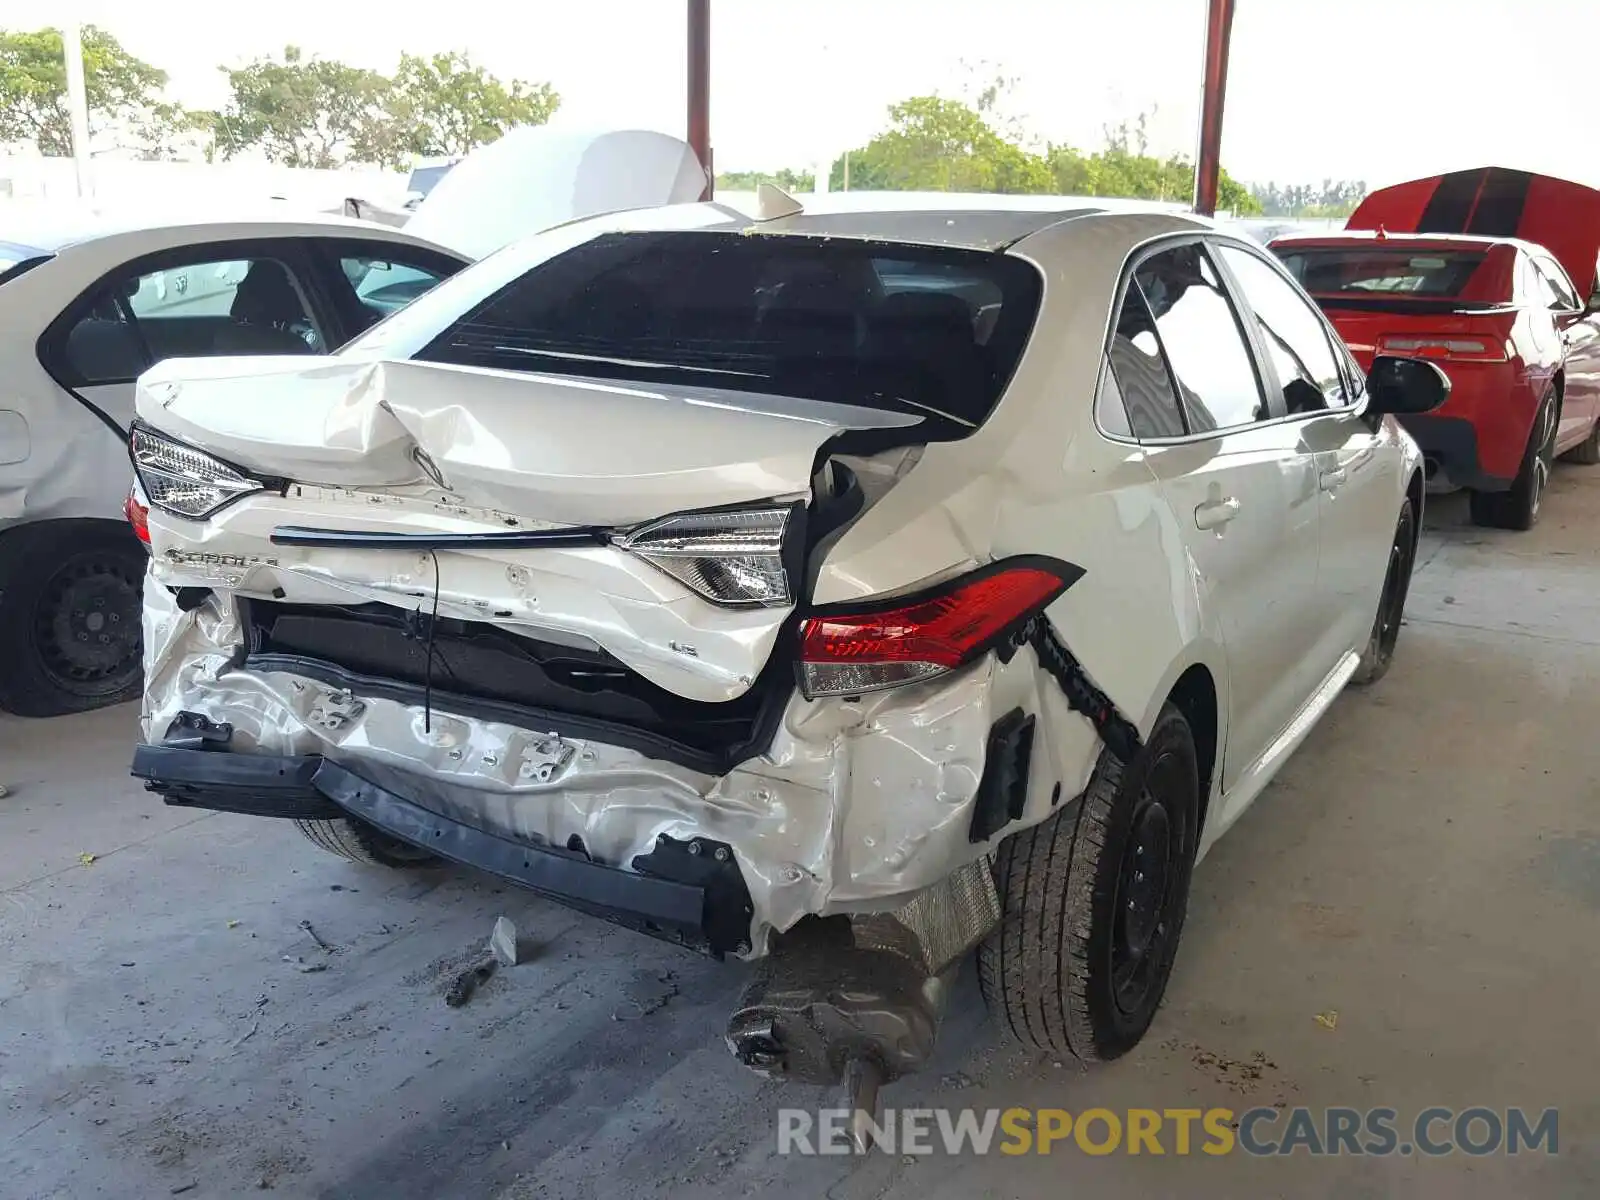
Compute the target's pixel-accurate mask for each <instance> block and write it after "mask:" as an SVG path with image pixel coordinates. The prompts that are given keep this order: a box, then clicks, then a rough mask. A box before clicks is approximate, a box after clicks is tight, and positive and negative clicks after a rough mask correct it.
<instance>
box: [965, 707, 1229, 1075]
mask: <svg viewBox="0 0 1600 1200" xmlns="http://www.w3.org/2000/svg"><path fill="white" fill-rule="evenodd" d="M1199 779H1200V774H1199V769H1198V762H1197V757H1196V754H1195V746H1194V736H1193V734H1192V733H1191V732H1190V730H1189V723H1188V721H1186V720H1185V719H1184V717H1183V714H1182V713H1181V712H1179V711H1178V710H1177V709H1176V708H1174V707H1173V706H1172V705H1170V704H1169V705H1167V706H1166V707H1165V708H1163V709H1162V711H1161V716H1160V717H1159V718H1158V719H1157V721H1156V725H1155V728H1154V729H1153V730H1152V731H1151V733H1150V737H1149V739H1148V740H1147V741H1146V742H1145V744H1144V747H1143V748H1142V749H1141V750H1140V752H1139V754H1138V755H1137V756H1136V757H1135V758H1134V761H1133V762H1132V763H1130V764H1128V765H1126V766H1124V765H1123V764H1122V763H1121V762H1119V761H1118V760H1117V759H1116V757H1115V756H1113V755H1112V754H1110V753H1109V752H1105V753H1102V754H1101V755H1100V762H1099V764H1098V765H1097V766H1096V768H1095V772H1094V776H1093V778H1092V779H1091V780H1090V781H1089V786H1088V788H1087V789H1086V790H1085V791H1084V794H1083V796H1082V797H1081V799H1080V801H1079V802H1078V803H1077V804H1075V805H1072V806H1069V807H1067V808H1064V809H1062V810H1061V811H1060V812H1058V813H1056V814H1055V815H1053V816H1051V817H1049V818H1048V819H1047V820H1045V821H1042V822H1041V823H1039V824H1038V825H1035V826H1033V827H1032V828H1031V829H1025V830H1023V831H1021V832H1020V833H1016V834H1013V835H1012V836H1011V837H1009V838H1007V839H1006V840H1005V841H1003V842H1002V843H1001V844H1000V847H999V850H998V851H997V853H996V883H997V885H998V886H999V889H1000V898H1001V911H1002V915H1001V919H1000V924H999V925H998V926H997V927H996V928H995V929H994V931H993V932H992V933H990V935H989V936H988V938H986V939H985V940H984V942H983V944H982V945H981V946H980V947H979V949H978V984H979V987H980V988H981V990H982V992H983V998H984V1001H985V1003H986V1004H987V1005H988V1007H989V1011H990V1012H991V1013H993V1014H994V1015H995V1016H996V1017H997V1018H998V1019H999V1020H1000V1021H1001V1022H1002V1024H1004V1025H1005V1026H1006V1027H1007V1028H1008V1029H1009V1030H1010V1032H1011V1034H1012V1035H1013V1036H1014V1037H1016V1038H1017V1039H1018V1040H1019V1041H1021V1042H1024V1043H1026V1044H1028V1045H1032V1046H1037V1047H1039V1048H1040V1049H1044V1050H1050V1051H1054V1052H1057V1053H1066V1054H1072V1055H1075V1056H1076V1057H1078V1058H1080V1059H1084V1060H1086V1061H1091V1062H1096V1061H1105V1060H1109V1059H1113V1058H1117V1057H1118V1056H1120V1055H1122V1054H1125V1053H1127V1051H1129V1050H1131V1049H1132V1048H1133V1047H1134V1046H1135V1045H1137V1044H1138V1042H1139V1039H1140V1038H1142V1037H1143V1036H1144V1034H1145V1031H1146V1030H1147V1029H1148V1028H1149V1027H1150V1022H1151V1020H1153V1019H1154V1017H1155V1013H1156V1009H1157V1007H1158V1006H1159V1005H1160V1003H1161V999H1162V997H1163V995H1164V994H1165V992H1166V987H1167V980H1168V978H1169V976H1170V975H1171V972H1172V964H1173V961H1174V959H1175V957H1176V955H1177V949H1178V939H1179V937H1180V936H1181V934H1182V932H1183V918H1184V914H1185V912H1186V911H1187V909H1188V903H1189V877H1190V874H1191V872H1192V870H1193V867H1194V852H1195V843H1196V838H1197V835H1198V828H1197V827H1198V824H1199V811H1200V804H1199V800H1200V784H1199Z"/></svg>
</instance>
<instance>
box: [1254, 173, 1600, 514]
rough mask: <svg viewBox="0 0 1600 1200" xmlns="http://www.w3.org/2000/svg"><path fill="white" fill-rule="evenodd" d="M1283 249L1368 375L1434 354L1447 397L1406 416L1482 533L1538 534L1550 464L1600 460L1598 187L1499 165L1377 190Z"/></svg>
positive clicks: (1436, 474)
mask: <svg viewBox="0 0 1600 1200" xmlns="http://www.w3.org/2000/svg"><path fill="white" fill-rule="evenodd" d="M1272 248H1273V250H1274V251H1275V252H1276V253H1277V254H1278V255H1279V257H1281V258H1282V259H1283V261H1284V263H1285V265H1286V266H1287V267H1288V268H1289V271H1290V272H1291V273H1292V274H1293V275H1294V277H1295V278H1296V279H1298V280H1299V281H1300V283H1301V284H1302V285H1303V286H1304V287H1305V289H1306V291H1308V292H1310V293H1311V295H1312V296H1313V297H1314V298H1315V299H1316V300H1317V302H1318V303H1319V304H1321V305H1322V308H1323V310H1324V311H1325V312H1326V313H1327V315H1328V317H1329V319H1330V320H1332V322H1333V324H1334V326H1335V328H1337V329H1338V330H1339V333H1340V334H1341V335H1342V336H1343V337H1344V340H1345V342H1346V343H1347V344H1348V345H1349V347H1350V349H1351V351H1352V352H1353V353H1354V354H1355V356H1356V358H1357V359H1358V360H1359V361H1360V363H1361V365H1362V366H1363V367H1370V366H1371V364H1372V358H1373V356H1374V355H1375V354H1397V355H1409V356H1413V357H1422V358H1431V359H1433V360H1434V361H1436V362H1438V363H1439V365H1440V366H1442V367H1443V368H1444V369H1445V371H1446V373H1447V374H1448V375H1449V376H1450V381H1451V384H1452V385H1453V386H1452V390H1451V393H1450V399H1449V400H1448V401H1447V402H1446V403H1445V404H1444V406H1443V407H1442V408H1439V409H1438V410H1436V411H1435V412H1432V413H1429V414H1428V415H1426V416H1416V417H1405V418H1403V421H1404V423H1405V426H1406V428H1407V429H1408V430H1409V431H1410V432H1411V435H1412V436H1413V437H1414V438H1416V440H1417V443H1418V444H1419V445H1420V446H1421V447H1422V450H1423V453H1424V454H1425V455H1426V461H1427V470H1428V475H1429V479H1430V481H1433V482H1435V483H1438V484H1444V485H1449V486H1454V487H1464V488H1467V489H1469V490H1470V492H1471V505H1472V519H1473V520H1474V521H1475V522H1476V523H1477V524H1479V525H1490V526H1495V527H1498V528H1502V529H1527V528H1529V527H1531V526H1532V525H1533V523H1534V522H1535V521H1536V520H1537V519H1538V516H1539V505H1540V501H1541V500H1542V499H1543V495H1544V489H1545V485H1546V483H1547V482H1548V480H1549V476H1550V465H1551V462H1552V461H1553V460H1554V459H1555V458H1556V456H1558V455H1566V456H1567V457H1568V458H1570V459H1571V460H1572V461H1574V462H1581V463H1600V281H1597V275H1600V263H1597V255H1600V191H1596V190H1594V189H1592V188H1587V187H1583V186H1581V185H1579V184H1575V183H1568V182H1567V181H1565V180H1562V179H1552V178H1550V177H1548V176H1541V175H1529V174H1527V173H1525V172H1521V171H1508V170H1504V169H1502V168H1497V167H1489V168H1484V169H1481V170H1475V171H1458V172H1456V173H1454V174H1451V175H1442V176H1435V177H1434V178H1431V179H1421V180H1416V181H1414V182H1412V183H1403V184H1399V185H1397V186H1395V187H1391V188H1384V189H1382V190H1380V191H1377V192H1374V193H1373V194H1372V195H1370V196H1368V197H1367V199H1366V200H1365V201H1363V202H1362V204H1361V207H1360V208H1358V209H1357V210H1356V212H1355V214H1354V215H1353V216H1352V217H1351V218H1350V221H1349V224H1348V225H1347V227H1346V229H1345V230H1344V231H1343V232H1338V233H1330V234H1325V235H1300V236H1289V237H1283V238H1278V239H1276V240H1275V241H1273V243H1272Z"/></svg>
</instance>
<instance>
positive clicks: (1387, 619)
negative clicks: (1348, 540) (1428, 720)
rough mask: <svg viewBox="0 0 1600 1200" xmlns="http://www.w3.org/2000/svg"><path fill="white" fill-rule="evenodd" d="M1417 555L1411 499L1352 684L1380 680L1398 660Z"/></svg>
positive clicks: (1398, 529)
mask: <svg viewBox="0 0 1600 1200" xmlns="http://www.w3.org/2000/svg"><path fill="white" fill-rule="evenodd" d="M1416 558H1417V520H1416V514H1415V513H1413V512H1412V509H1411V501H1410V499H1409V498H1407V499H1406V500H1404V501H1402V502H1401V505H1400V519H1399V520H1398V521H1396V522H1395V528H1394V542H1393V543H1392V544H1391V545H1390V547H1389V569H1388V570H1387V571H1386V572H1385V574H1384V577H1383V592H1382V594H1381V595H1380V596H1379V597H1378V615H1377V618H1376V619H1375V620H1374V621H1373V623H1372V636H1371V637H1370V638H1368V639H1367V648H1366V649H1365V650H1363V651H1362V652H1361V665H1360V666H1358V667H1357V668H1356V673H1355V674H1354V675H1352V676H1351V677H1350V679H1351V682H1352V683H1376V682H1377V681H1378V680H1379V679H1382V678H1383V676H1384V673H1385V672H1386V671H1388V669H1389V664H1390V663H1391V662H1393V661H1394V648H1395V644H1396V643H1397V642H1398V641H1399V640H1400V625H1401V622H1402V621H1403V620H1404V619H1405V614H1406V595H1407V593H1409V592H1410V590H1411V571H1412V569H1413V567H1414V566H1415V565H1416Z"/></svg>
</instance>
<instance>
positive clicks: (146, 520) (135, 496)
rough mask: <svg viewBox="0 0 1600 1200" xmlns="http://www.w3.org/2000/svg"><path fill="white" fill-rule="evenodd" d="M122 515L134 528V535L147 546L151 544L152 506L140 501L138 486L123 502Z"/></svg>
mask: <svg viewBox="0 0 1600 1200" xmlns="http://www.w3.org/2000/svg"><path fill="white" fill-rule="evenodd" d="M122 515H123V516H125V517H127V518H128V524H129V525H132V526H133V534H134V536H135V537H137V538H138V539H139V540H140V541H141V542H143V543H144V544H145V545H146V546H148V545H149V544H150V506H149V505H148V504H145V503H144V502H143V501H142V500H140V499H139V492H138V485H137V484H135V485H134V486H133V487H131V488H129V489H128V498H127V499H126V500H124V501H123V502H122Z"/></svg>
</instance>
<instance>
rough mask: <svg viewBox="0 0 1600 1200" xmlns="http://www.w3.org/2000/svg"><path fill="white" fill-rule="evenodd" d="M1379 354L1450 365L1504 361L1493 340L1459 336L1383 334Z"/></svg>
mask: <svg viewBox="0 0 1600 1200" xmlns="http://www.w3.org/2000/svg"><path fill="white" fill-rule="evenodd" d="M1378 353H1379V354H1394V355H1398V356H1400V357H1402V358H1437V359H1445V360H1448V361H1451V362H1505V361H1506V352H1505V347H1504V346H1502V345H1501V344H1500V343H1499V342H1498V341H1496V340H1494V339H1493V338H1488V337H1478V336H1475V335H1473V336H1469V335H1465V334H1458V333H1439V334H1433V333H1408V334H1398V333H1396V334H1386V335H1384V336H1383V337H1381V338H1379V339H1378Z"/></svg>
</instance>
